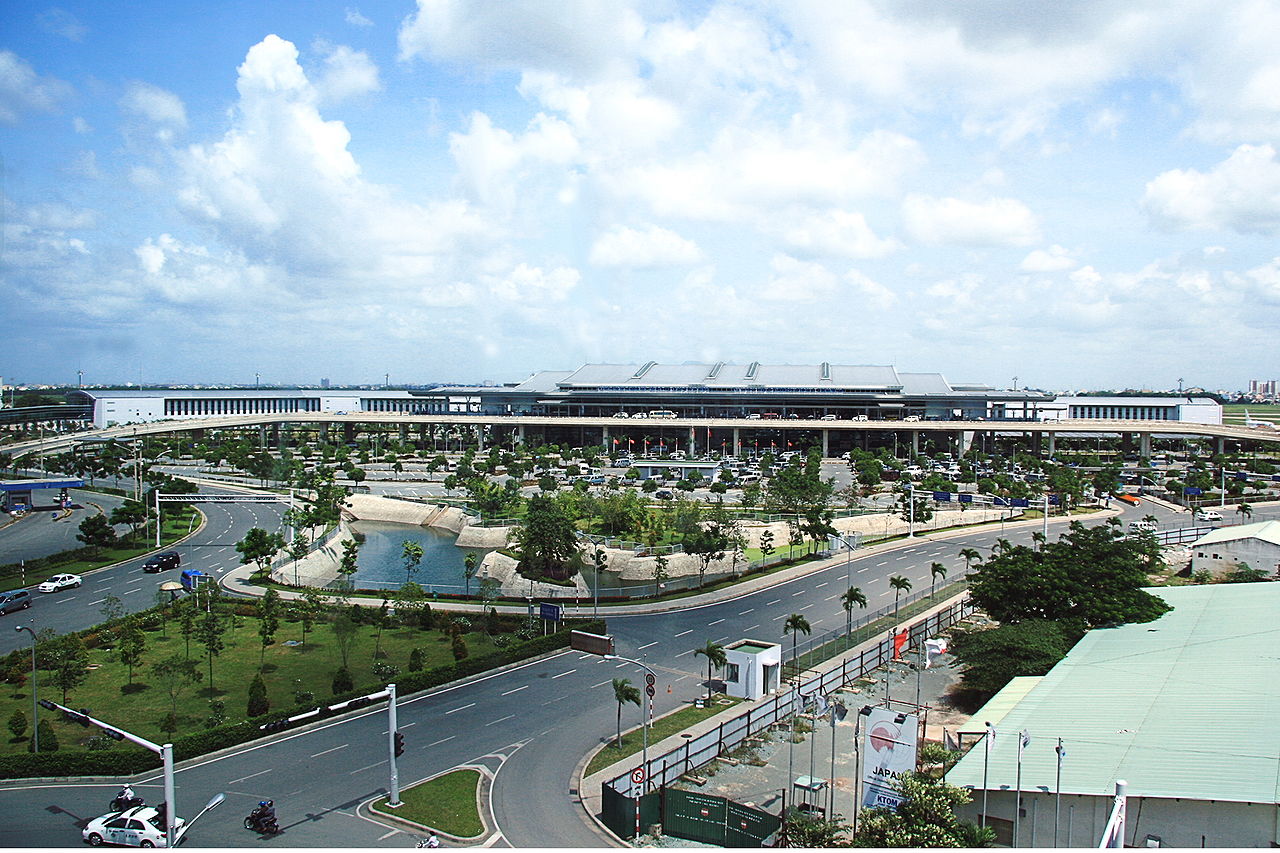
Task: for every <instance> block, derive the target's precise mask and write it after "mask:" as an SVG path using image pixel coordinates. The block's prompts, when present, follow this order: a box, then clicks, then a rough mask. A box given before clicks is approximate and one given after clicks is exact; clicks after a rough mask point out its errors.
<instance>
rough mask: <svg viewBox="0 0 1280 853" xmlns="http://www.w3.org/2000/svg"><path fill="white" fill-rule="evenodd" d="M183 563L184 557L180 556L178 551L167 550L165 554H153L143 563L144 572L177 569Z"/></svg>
mask: <svg viewBox="0 0 1280 853" xmlns="http://www.w3.org/2000/svg"><path fill="white" fill-rule="evenodd" d="M180 565H182V558H181V557H179V556H178V552H177V551H167V552H165V553H163V554H153V555H151V557H150V558H149V559H148V560H147V561H146V562H145V563H143V564H142V570H143V571H144V572H150V573H153V574H154V573H155V572H163V571H164V570H166V569H176V568H178V566H180Z"/></svg>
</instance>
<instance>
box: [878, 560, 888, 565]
mask: <svg viewBox="0 0 1280 853" xmlns="http://www.w3.org/2000/svg"><path fill="white" fill-rule="evenodd" d="M876 565H877V566H887V565H889V561H888V560H881V561H880V562H878V563H876Z"/></svg>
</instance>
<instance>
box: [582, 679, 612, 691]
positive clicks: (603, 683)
mask: <svg viewBox="0 0 1280 853" xmlns="http://www.w3.org/2000/svg"><path fill="white" fill-rule="evenodd" d="M608 683H609V682H607V681H602V682H600V683H599V684H593V685H591V686H590V687H588V688H587V689H588V690H595V689H596V688H597V687H604V686H605V685H606V684H608Z"/></svg>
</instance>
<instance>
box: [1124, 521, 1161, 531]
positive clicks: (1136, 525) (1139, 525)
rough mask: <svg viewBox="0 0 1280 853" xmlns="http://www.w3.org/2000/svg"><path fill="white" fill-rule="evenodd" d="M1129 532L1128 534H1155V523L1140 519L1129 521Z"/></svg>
mask: <svg viewBox="0 0 1280 853" xmlns="http://www.w3.org/2000/svg"><path fill="white" fill-rule="evenodd" d="M1129 532H1130V533H1155V532H1156V523H1155V522H1154V521H1147V520H1146V519H1141V520H1139V521H1131V522H1129Z"/></svg>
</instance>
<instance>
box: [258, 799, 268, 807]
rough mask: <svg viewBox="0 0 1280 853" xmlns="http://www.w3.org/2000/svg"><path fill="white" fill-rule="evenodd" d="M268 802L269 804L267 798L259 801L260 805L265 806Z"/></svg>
mask: <svg viewBox="0 0 1280 853" xmlns="http://www.w3.org/2000/svg"><path fill="white" fill-rule="evenodd" d="M266 804H267V801H266V800H263V801H262V802H260V803H258V805H260V806H265V805H266Z"/></svg>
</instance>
